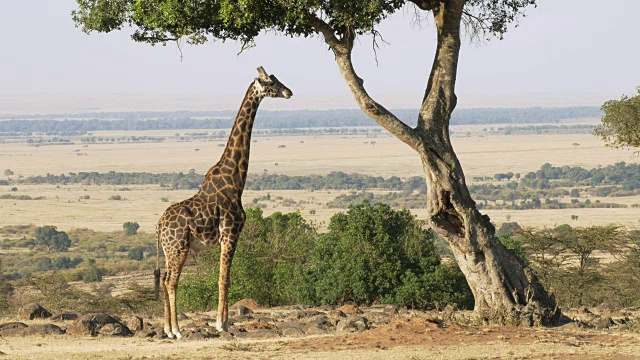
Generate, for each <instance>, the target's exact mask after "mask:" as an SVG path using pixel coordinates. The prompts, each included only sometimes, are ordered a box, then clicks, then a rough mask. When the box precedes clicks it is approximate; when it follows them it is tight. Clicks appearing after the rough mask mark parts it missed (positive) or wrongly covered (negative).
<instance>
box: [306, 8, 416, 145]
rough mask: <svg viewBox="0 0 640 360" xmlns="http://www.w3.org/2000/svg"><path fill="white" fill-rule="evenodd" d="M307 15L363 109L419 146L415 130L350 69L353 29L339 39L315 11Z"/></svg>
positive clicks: (403, 138)
mask: <svg viewBox="0 0 640 360" xmlns="http://www.w3.org/2000/svg"><path fill="white" fill-rule="evenodd" d="M307 16H308V20H309V24H310V25H311V26H312V27H313V28H314V29H315V30H316V31H317V32H319V33H321V34H322V35H323V36H324V40H325V42H326V43H327V45H329V47H330V48H331V50H333V53H334V54H335V56H336V62H337V63H338V68H339V69H340V73H341V74H342V77H343V78H344V80H345V82H346V83H347V85H348V86H349V90H351V93H352V94H353V97H354V98H355V100H356V102H357V103H358V105H359V106H360V108H361V109H362V111H364V113H365V114H367V115H368V116H369V117H370V118H372V119H373V120H375V121H376V122H377V123H378V124H380V125H381V126H382V127H383V128H385V129H386V130H387V131H389V132H390V133H391V134H393V135H394V136H395V137H397V138H398V139H400V140H402V141H403V142H404V143H406V144H407V145H409V146H411V147H412V148H414V149H418V148H419V147H420V141H419V139H418V137H417V136H416V134H415V131H414V130H413V129H412V128H411V127H410V126H408V125H407V124H405V123H404V122H402V120H400V119H398V117H397V116H395V115H394V114H393V113H391V112H390V111H389V110H387V109H386V108H385V107H384V106H382V105H381V104H379V103H378V102H376V101H375V100H373V98H371V96H370V95H369V94H368V93H367V91H366V89H365V88H364V80H362V79H361V78H360V77H359V76H358V74H357V73H356V71H355V69H354V68H353V62H352V60H351V52H352V50H353V43H354V40H355V38H356V33H355V31H354V30H353V29H352V28H349V29H347V31H346V33H345V34H344V35H343V36H342V38H341V39H338V37H337V36H336V35H335V32H334V31H333V28H332V27H331V26H330V25H329V24H327V23H326V22H325V21H323V20H322V19H320V18H318V17H317V16H316V15H315V14H307Z"/></svg>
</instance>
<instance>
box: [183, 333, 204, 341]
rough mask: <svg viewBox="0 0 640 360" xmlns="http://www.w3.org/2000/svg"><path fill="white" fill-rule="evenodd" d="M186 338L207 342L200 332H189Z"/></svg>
mask: <svg viewBox="0 0 640 360" xmlns="http://www.w3.org/2000/svg"><path fill="white" fill-rule="evenodd" d="M184 338H185V339H189V340H205V339H206V338H207V337H206V336H205V335H204V334H203V333H200V332H188V333H186V334H185V335H184Z"/></svg>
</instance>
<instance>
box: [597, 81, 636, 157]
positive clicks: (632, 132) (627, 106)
mask: <svg viewBox="0 0 640 360" xmlns="http://www.w3.org/2000/svg"><path fill="white" fill-rule="evenodd" d="M637 90H638V95H636V96H627V95H623V96H622V98H620V100H609V101H607V102H605V103H604V104H603V105H602V112H603V113H604V116H603V117H602V120H601V123H600V125H598V126H597V127H596V130H595V134H596V136H598V137H599V138H601V139H602V140H603V141H604V142H605V143H606V145H607V146H610V147H613V148H627V147H634V148H639V147H640V86H639V87H638V88H637ZM636 154H638V151H636Z"/></svg>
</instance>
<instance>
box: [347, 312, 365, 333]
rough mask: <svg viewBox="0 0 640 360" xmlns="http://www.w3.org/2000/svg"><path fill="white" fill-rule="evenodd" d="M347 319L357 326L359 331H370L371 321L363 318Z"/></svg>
mask: <svg viewBox="0 0 640 360" xmlns="http://www.w3.org/2000/svg"><path fill="white" fill-rule="evenodd" d="M347 319H348V320H350V321H351V322H353V323H354V324H355V325H356V329H357V330H358V331H365V330H368V329H369V321H367V319H366V318H364V317H362V316H355V315H349V316H347Z"/></svg>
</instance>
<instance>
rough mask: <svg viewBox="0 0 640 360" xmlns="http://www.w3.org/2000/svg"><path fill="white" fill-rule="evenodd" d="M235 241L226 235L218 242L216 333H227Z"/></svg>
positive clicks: (232, 237) (233, 237) (234, 237)
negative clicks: (218, 267)
mask: <svg viewBox="0 0 640 360" xmlns="http://www.w3.org/2000/svg"><path fill="white" fill-rule="evenodd" d="M236 239H237V236H232V235H227V236H224V237H222V239H221V241H220V278H219V279H218V316H217V317H216V329H218V331H229V303H228V301H229V283H230V274H231V262H232V261H233V254H234V252H235V245H236Z"/></svg>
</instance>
